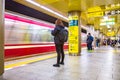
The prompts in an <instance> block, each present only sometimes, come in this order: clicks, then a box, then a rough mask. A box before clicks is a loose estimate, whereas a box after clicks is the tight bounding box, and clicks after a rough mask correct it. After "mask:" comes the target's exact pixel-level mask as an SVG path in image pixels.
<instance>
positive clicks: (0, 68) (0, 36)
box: [0, 0, 5, 77]
mask: <svg viewBox="0 0 120 80" xmlns="http://www.w3.org/2000/svg"><path fill="white" fill-rule="evenodd" d="M4 4H5V0H0V77H1V76H2V74H3V73H4V8H5V7H4Z"/></svg>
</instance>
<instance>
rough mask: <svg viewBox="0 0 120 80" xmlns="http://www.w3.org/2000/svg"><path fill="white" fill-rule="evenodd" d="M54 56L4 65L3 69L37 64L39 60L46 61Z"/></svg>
mask: <svg viewBox="0 0 120 80" xmlns="http://www.w3.org/2000/svg"><path fill="white" fill-rule="evenodd" d="M65 54H68V52H67V51H66V52H65ZM56 56H57V54H55V53H54V54H51V55H45V56H42V57H40V58H36V59H34V60H25V61H22V62H17V63H13V64H8V65H5V69H10V68H13V67H18V66H21V65H26V64H30V63H33V62H37V61H41V60H46V59H50V58H54V57H56Z"/></svg>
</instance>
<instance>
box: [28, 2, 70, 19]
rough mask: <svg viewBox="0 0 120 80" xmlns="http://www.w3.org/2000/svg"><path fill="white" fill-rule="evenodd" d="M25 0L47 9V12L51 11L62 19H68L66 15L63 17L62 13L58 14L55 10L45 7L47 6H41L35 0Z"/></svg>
mask: <svg viewBox="0 0 120 80" xmlns="http://www.w3.org/2000/svg"><path fill="white" fill-rule="evenodd" d="M26 1H27V2H29V3H31V4H33V5H36V6H38V7H40V8H42V9H44V10H46V11H49V12H51V13H53V14H55V15H57V16H59V17H61V18H64V19H66V20H68V18H67V17H65V16H63V15H61V14H59V13H57V12H55V11H53V10H51V9H49V8H47V7H45V6H42V5H40V4H38V3H37V2H35V1H33V0H26Z"/></svg>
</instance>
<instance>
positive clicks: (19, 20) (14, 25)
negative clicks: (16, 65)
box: [4, 12, 86, 60]
mask: <svg viewBox="0 0 120 80" xmlns="http://www.w3.org/2000/svg"><path fill="white" fill-rule="evenodd" d="M4 27H5V28H4V29H5V41H4V43H5V59H6V60H7V59H12V58H19V57H26V56H31V55H32V56H33V55H38V54H46V53H47V54H48V53H50V52H54V51H55V45H54V41H53V36H52V35H51V30H53V29H54V24H52V23H49V22H46V21H42V20H38V19H35V18H31V17H28V16H25V15H22V14H17V13H12V12H5V26H4ZM81 35H82V40H81V41H82V44H81V45H82V47H84V46H86V43H85V41H86V34H85V33H81ZM64 49H68V43H65V45H64Z"/></svg>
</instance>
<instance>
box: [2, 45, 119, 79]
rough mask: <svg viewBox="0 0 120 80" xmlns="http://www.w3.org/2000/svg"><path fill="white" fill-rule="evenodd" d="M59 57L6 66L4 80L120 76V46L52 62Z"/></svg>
mask: <svg viewBox="0 0 120 80" xmlns="http://www.w3.org/2000/svg"><path fill="white" fill-rule="evenodd" d="M55 62H56V58H51V59H47V60H42V61H38V62H34V63H31V64H27V65H24V66H20V67H15V68H13V69H9V70H5V73H4V74H3V78H4V80H120V49H113V48H111V47H101V48H96V49H95V50H94V51H93V52H87V51H86V50H85V49H84V50H82V55H81V56H69V55H66V57H65V65H61V66H60V67H59V68H56V67H53V66H52V65H53V64H54V63H55Z"/></svg>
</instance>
